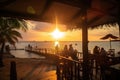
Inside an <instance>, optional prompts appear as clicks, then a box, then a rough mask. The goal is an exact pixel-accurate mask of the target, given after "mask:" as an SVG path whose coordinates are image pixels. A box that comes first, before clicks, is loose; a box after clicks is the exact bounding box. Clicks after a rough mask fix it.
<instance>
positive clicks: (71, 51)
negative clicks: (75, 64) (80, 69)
mask: <svg viewBox="0 0 120 80" xmlns="http://www.w3.org/2000/svg"><path fill="white" fill-rule="evenodd" d="M69 55H70V57H71V58H72V59H74V60H76V58H77V51H76V50H74V49H73V46H72V44H70V45H69Z"/></svg>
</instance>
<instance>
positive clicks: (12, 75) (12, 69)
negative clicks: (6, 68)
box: [10, 61, 17, 80]
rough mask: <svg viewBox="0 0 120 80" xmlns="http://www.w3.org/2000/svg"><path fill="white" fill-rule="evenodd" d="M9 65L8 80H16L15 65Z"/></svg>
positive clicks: (13, 63)
mask: <svg viewBox="0 0 120 80" xmlns="http://www.w3.org/2000/svg"><path fill="white" fill-rule="evenodd" d="M10 64H11V67H10V80H17V72H16V63H15V61H12V62H11V63H10Z"/></svg>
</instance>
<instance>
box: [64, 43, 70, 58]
mask: <svg viewBox="0 0 120 80" xmlns="http://www.w3.org/2000/svg"><path fill="white" fill-rule="evenodd" d="M68 53H69V52H68V46H67V45H65V46H64V49H63V56H65V57H68Z"/></svg>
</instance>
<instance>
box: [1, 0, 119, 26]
mask: <svg viewBox="0 0 120 80" xmlns="http://www.w3.org/2000/svg"><path fill="white" fill-rule="evenodd" d="M119 3H120V1H119V0H1V1H0V16H10V17H17V18H23V19H29V20H39V21H42V22H51V23H54V22H55V18H56V17H57V19H58V22H59V23H62V24H67V25H69V26H74V27H72V28H79V27H81V26H82V19H83V18H84V17H83V15H84V11H85V9H86V8H87V9H88V10H87V25H88V26H89V27H92V28H94V27H95V26H98V25H103V24H107V23H114V22H117V21H118V19H119V18H118V17H119V16H118V15H119V13H120V9H119V7H120V6H119ZM69 26H68V27H69Z"/></svg>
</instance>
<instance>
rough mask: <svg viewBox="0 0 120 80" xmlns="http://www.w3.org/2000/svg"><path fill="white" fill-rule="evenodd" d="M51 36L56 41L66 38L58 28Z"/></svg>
mask: <svg viewBox="0 0 120 80" xmlns="http://www.w3.org/2000/svg"><path fill="white" fill-rule="evenodd" d="M51 34H52V36H53V37H54V38H55V39H59V38H62V37H63V36H64V33H63V32H60V31H59V30H58V28H56V29H55V30H54V31H53V32H52V33H51Z"/></svg>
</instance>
